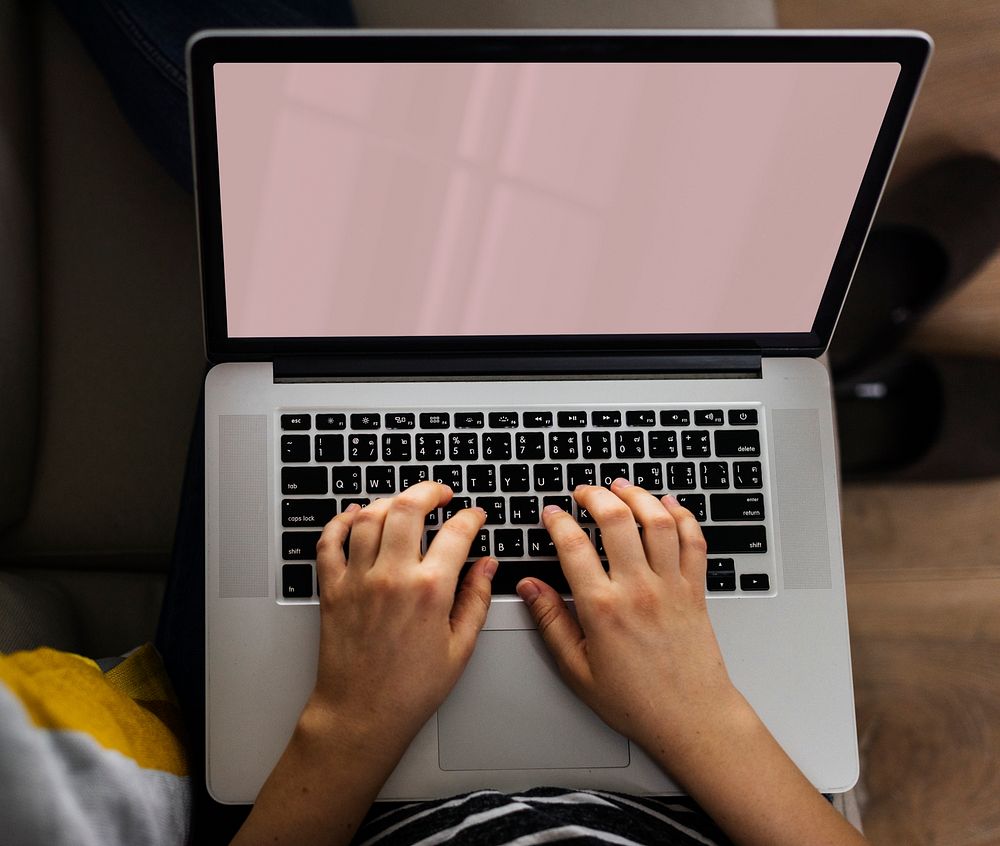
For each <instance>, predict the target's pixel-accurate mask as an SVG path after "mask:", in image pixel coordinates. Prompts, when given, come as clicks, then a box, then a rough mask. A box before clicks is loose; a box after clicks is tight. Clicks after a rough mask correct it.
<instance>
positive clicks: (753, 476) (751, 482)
mask: <svg viewBox="0 0 1000 846" xmlns="http://www.w3.org/2000/svg"><path fill="white" fill-rule="evenodd" d="M733 487H736V488H760V487H762V485H761V475H760V462H759V461H734V462H733Z"/></svg>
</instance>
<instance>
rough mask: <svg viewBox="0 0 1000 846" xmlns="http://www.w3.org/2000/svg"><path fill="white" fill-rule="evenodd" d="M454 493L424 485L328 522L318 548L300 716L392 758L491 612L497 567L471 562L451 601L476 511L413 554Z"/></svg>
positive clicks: (446, 688)
mask: <svg viewBox="0 0 1000 846" xmlns="http://www.w3.org/2000/svg"><path fill="white" fill-rule="evenodd" d="M452 495H453V494H452V490H451V488H450V487H448V486H447V485H442V484H439V483H438V482H430V481H428V482H421V483H420V484H417V485H414V486H413V487H411V488H408V489H407V490H406V491H404V492H403V493H401V494H399V495H398V496H394V497H389V498H386V499H379V500H376V501H375V502H374V503H372V504H371V505H369V506H367V507H366V508H364V509H360V510H358V509H351V510H348V511H346V512H344V513H342V514H340V515H339V516H337V517H335V518H334V519H333V520H332V521H330V522H329V523H328V524H327V525H326V527H325V528H324V529H323V534H322V536H321V537H320V540H319V544H318V546H317V553H316V567H317V577H318V580H319V586H320V614H321V624H320V650H319V666H318V670H317V674H316V687H315V689H314V691H313V694H312V696H311V697H310V700H309V704H308V705H307V706H306V707H307V710H309V709H313V712H314V713H315V712H317V711H318V712H319V713H321V714H323V715H324V716H325V717H332V719H333V720H334V721H335V723H336V724H337V725H338V726H340V728H341V729H343V728H345V727H347V728H349V729H350V730H351V731H352V732H353V733H354V734H355V737H358V738H363V739H364V741H365V742H366V744H368V745H369V746H368V748H369V750H370V751H375V750H372V749H371V744H374V745H375V746H376V747H377V748H378V749H379V750H380V751H382V752H384V753H385V754H386V755H387V756H388V757H390V758H394V757H397V756H401V755H402V753H403V752H404V751H405V750H406V748H407V746H409V744H410V741H411V740H412V739H413V737H414V736H415V735H416V733H417V732H418V731H419V730H420V728H421V727H422V726H423V725H424V723H426V722H427V720H428V719H430V717H431V715H432V714H433V713H434V712H435V711H436V710H437V708H438V707H439V706H440V705H441V703H442V702H443V701H444V699H445V697H447V695H448V693H449V692H450V691H451V689H452V687H454V685H455V682H457V681H458V677H459V676H460V675H461V673H462V670H463V669H464V668H465V665H466V663H467V662H468V660H469V657H470V656H471V655H472V650H473V647H474V646H475V643H476V637H477V635H478V634H479V631H480V629H482V627H483V624H484V623H485V622H486V614H487V611H488V610H489V607H490V581H491V579H492V577H493V573H494V572H495V571H496V566H497V562H496V560H495V559H491V558H481V559H479V560H478V561H477V562H476V563H475V564H474V565H473V567H472V568H471V569H470V570H469V572H468V573H467V575H466V577H465V579H464V581H463V583H462V588H461V590H460V591H459V592H458V595H457V596H456V595H455V587H456V584H457V582H458V576H459V571H460V570H461V569H462V566H463V565H464V564H465V561H466V558H467V557H468V555H469V548H470V547H471V545H472V541H473V539H474V538H475V536H476V533H477V532H478V531H479V530H480V529H481V528H482V526H483V523H484V522H485V519H486V515H485V512H483V511H482V509H478V508H469V509H463V510H462V511H459V512H458V513H457V514H455V515H454V516H453V517H452V518H451V519H450V520H448V521H447V522H445V523H444V525H443V526H441V529H440V531H439V532H438V534H437V536H436V537H435V539H434V542H433V543H432V544H431V546H430V548H429V549H428V550H427V554H426V555H423V556H421V554H420V541H421V537H422V535H423V530H424V518H425V516H426V515H427V513H428V512H430V511H431V510H433V509H434V508H437V507H440V506H443V505H446V504H447V503H448V502H449V501H450V500H451V498H452ZM348 532H350V536H351V542H350V560H346V559H345V557H344V550H343V544H344V541H345V540H346V538H347V535H348Z"/></svg>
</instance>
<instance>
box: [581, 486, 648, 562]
mask: <svg viewBox="0 0 1000 846" xmlns="http://www.w3.org/2000/svg"><path fill="white" fill-rule="evenodd" d="M630 484H631V482H629V481H628V480H627V479H615V481H614V482H612V489H611V490H608V489H607V488H603V487H598V486H596V485H584V486H583V487H582V488H578V489H577V490H576V491H574V494H573V495H574V496H575V497H576V501H577V502H579V503H580V504H581V505H582V506H583V507H584V508H586V509H587V510H588V511H589V512H590V516H591V517H593V518H594V521H595V522H596V523H597V525H598V527H599V528H600V530H601V537H602V538H603V540H604V550H605V552H606V553H607V555H608V573H609V575H610V576H611V578H612V579H615V578H616V577H619V578H620V577H622V576H626V577H627V576H629V575H632V576H638V575H645V574H646V573H647V572H649V564H648V563H647V562H646V550H645V549H643V548H642V541H641V540H640V539H639V529H638V528H637V527H636V525H635V516H634V515H633V514H632V509H631V508H629V507H628V506H627V505H626V504H625V503H624V502H623V501H622V500H621V499H620V498H619V497H618V496H617V495H616V493H615V491H616V490H617V489H620V488H621V487H622V486H623V485H630Z"/></svg>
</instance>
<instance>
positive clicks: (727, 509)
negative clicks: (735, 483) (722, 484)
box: [709, 493, 764, 523]
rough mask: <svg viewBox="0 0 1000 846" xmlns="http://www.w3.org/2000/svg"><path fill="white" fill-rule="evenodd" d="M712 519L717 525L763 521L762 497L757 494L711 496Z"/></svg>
mask: <svg viewBox="0 0 1000 846" xmlns="http://www.w3.org/2000/svg"><path fill="white" fill-rule="evenodd" d="M709 501H710V503H711V506H712V519H713V520H714V521H716V522H719V523H729V522H737V521H741V520H749V521H754V522H757V521H760V520H763V519H764V496H763V494H759V493H748V494H711V495H710V496H709Z"/></svg>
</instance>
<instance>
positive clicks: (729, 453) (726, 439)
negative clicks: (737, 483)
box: [715, 429, 760, 458]
mask: <svg viewBox="0 0 1000 846" xmlns="http://www.w3.org/2000/svg"><path fill="white" fill-rule="evenodd" d="M715 454H716V455H717V456H719V458H729V457H733V458H744V457H747V456H757V455H760V432H759V431H758V430H757V429H727V430H725V431H722V432H716V433H715Z"/></svg>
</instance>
